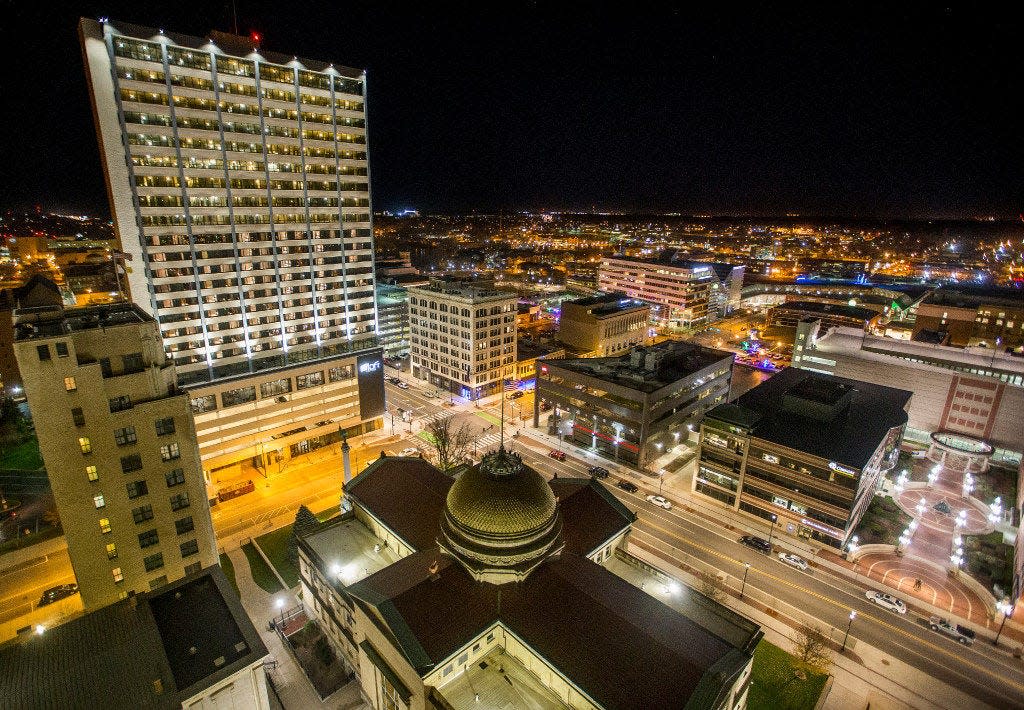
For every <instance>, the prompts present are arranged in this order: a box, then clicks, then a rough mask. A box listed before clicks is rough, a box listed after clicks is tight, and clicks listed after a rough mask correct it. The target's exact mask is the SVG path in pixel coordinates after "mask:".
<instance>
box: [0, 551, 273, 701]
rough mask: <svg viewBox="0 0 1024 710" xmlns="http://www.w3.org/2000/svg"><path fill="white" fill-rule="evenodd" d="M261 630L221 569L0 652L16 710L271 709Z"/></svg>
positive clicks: (3, 686) (5, 687)
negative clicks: (82, 709) (88, 709)
mask: <svg viewBox="0 0 1024 710" xmlns="http://www.w3.org/2000/svg"><path fill="white" fill-rule="evenodd" d="M269 658H270V654H268V653H267V648H266V646H265V645H264V643H263V641H262V639H260V635H259V633H258V632H257V631H256V629H255V627H253V625H252V622H251V621H249V617H248V616H247V615H246V613H245V610H244V609H243V608H242V604H241V602H240V601H239V600H238V595H237V594H236V593H235V590H234V589H233V588H232V587H231V584H230V582H228V580H227V578H226V577H225V576H224V573H223V572H222V571H221V569H220V567H219V566H217V565H214V566H213V567H210V568H209V569H204V570H203V571H201V572H199V573H197V574H193V575H190V576H188V577H185V578H184V579H181V580H179V581H177V582H174V583H171V584H170V585H168V586H167V587H164V588H162V589H160V590H159V591H157V592H140V593H138V594H133V595H132V596H130V597H129V598H127V599H122V600H121V601H119V602H117V603H115V604H111V605H109V606H106V607H104V608H102V609H97V610H96V611H92V612H89V613H88V614H86V615H85V616H81V617H79V618H77V619H73V620H71V621H68V622H67V623H65V624H61V625H60V626H57V627H55V628H52V629H46V631H45V632H44V633H42V634H40V635H34V636H32V637H31V638H28V639H25V640H24V641H22V642H21V643H14V644H6V645H5V647H4V648H3V649H0V697H2V698H3V699H4V705H5V706H6V707H10V708H37V707H54V708H125V709H127V708H140V707H144V708H154V709H155V710H163V709H166V710H177V709H179V708H188V709H191V710H203V709H206V708H247V709H250V710H269V708H270V707H271V706H270V699H269V697H268V696H267V679H266V673H265V671H264V663H265V662H266V661H267V660H268V659H269Z"/></svg>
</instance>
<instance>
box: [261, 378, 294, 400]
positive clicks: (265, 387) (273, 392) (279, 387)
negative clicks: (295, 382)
mask: <svg viewBox="0 0 1024 710" xmlns="http://www.w3.org/2000/svg"><path fill="white" fill-rule="evenodd" d="M291 391H292V379H291V378H290V377H282V378H281V379H280V380H273V381H272V382H264V383H263V384H261V385H260V397H264V398H265V397H276V396H277V395H279V394H288V393H289V392H291Z"/></svg>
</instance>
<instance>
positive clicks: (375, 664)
mask: <svg viewBox="0 0 1024 710" xmlns="http://www.w3.org/2000/svg"><path fill="white" fill-rule="evenodd" d="M345 495H346V498H347V500H349V501H350V502H351V503H352V511H351V512H350V513H347V514H345V515H343V516H340V517H338V518H336V519H334V520H333V521H331V522H329V523H328V524H327V525H326V526H324V527H323V528H321V529H319V530H317V531H316V532H313V533H311V534H309V535H306V536H303V537H301V538H300V541H299V566H300V579H301V584H302V599H303V603H304V604H305V605H306V607H307V610H308V613H309V614H310V615H311V617H313V618H316V619H317V621H318V622H319V623H320V624H321V625H322V626H323V628H324V629H325V630H326V634H325V635H326V636H327V637H328V638H329V639H330V640H331V641H332V643H333V644H334V646H335V648H337V649H338V657H339V658H341V659H342V660H343V661H344V663H345V665H346V668H347V669H351V670H352V671H353V672H354V673H355V674H356V675H357V676H358V677H359V682H360V684H361V689H362V693H363V697H364V699H365V700H366V701H367V702H368V704H369V705H370V707H372V708H375V710H384V709H388V710H391V709H393V708H409V709H410V710H426V709H428V708H466V707H486V708H501V707H519V706H523V705H524V704H525V705H527V706H529V707H538V708H539V707H571V708H588V709H589V708H607V709H608V710H612V709H615V710H618V709H622V710H625V709H627V708H668V707H695V708H696V707H700V708H709V709H717V708H722V709H723V710H724V709H728V710H735V709H736V708H739V709H742V708H745V707H746V698H747V688H748V687H749V685H750V669H751V658H752V653H753V649H754V647H755V646H756V645H757V643H758V642H759V641H760V639H761V637H762V635H763V634H762V631H761V629H760V628H759V627H758V626H757V624H754V623H752V622H750V621H749V620H747V619H744V618H743V617H741V616H739V615H738V614H735V613H733V612H731V611H730V610H728V609H726V608H725V607H723V606H722V605H721V604H718V603H717V602H714V601H713V600H711V599H709V598H707V597H704V596H703V595H701V594H700V593H698V592H697V591H695V590H686V591H683V590H682V589H679V593H678V594H677V595H675V598H674V599H672V600H669V601H668V602H667V603H663V602H662V601H660V600H658V599H655V598H654V597H653V596H651V595H650V594H648V593H647V592H645V591H643V590H642V589H640V584H641V583H643V582H640V581H638V582H634V583H633V584H631V583H630V582H627V581H626V579H625V578H623V576H620V575H619V572H618V571H617V570H620V569H629V570H630V572H631V573H632V578H633V579H636V575H637V574H643V573H642V572H639V571H638V568H639V567H640V565H639V564H637V563H638V560H637V559H636V558H634V557H632V556H631V555H630V554H629V550H628V540H629V535H630V530H631V526H632V522H633V520H634V519H635V516H634V515H633V513H631V512H630V511H629V510H628V509H627V508H626V507H625V506H623V505H622V504H621V503H620V502H619V501H618V500H617V499H616V498H615V496H613V495H612V494H611V493H610V491H608V489H607V488H605V487H604V485H603V484H602V483H600V482H599V481H596V480H592V479H591V480H584V479H565V478H559V479H556V480H553V481H550V482H548V481H547V480H545V478H544V477H542V476H541V475H540V474H538V473H537V472H535V471H533V470H532V469H530V468H528V467H527V466H524V465H523V463H522V461H521V460H520V459H519V457H518V456H516V455H514V454H509V453H508V452H507V451H505V450H504V449H501V450H499V451H497V452H493V453H491V454H488V455H486V456H485V457H484V459H483V461H482V462H481V463H480V464H479V465H478V466H474V467H473V468H471V469H469V470H468V471H467V472H466V473H464V474H462V476H461V477H460V478H459V479H458V480H456V481H453V480H452V479H451V478H450V477H448V476H446V475H444V474H442V473H441V472H440V471H438V470H437V469H435V468H434V467H433V466H431V465H430V464H429V463H427V462H426V461H423V460H422V459H404V458H383V459H380V460H378V461H376V462H374V463H373V464H371V465H370V466H369V467H368V468H367V469H366V470H365V471H363V472H362V473H361V474H360V475H359V476H357V477H356V478H355V479H353V480H352V481H351V482H350V483H348V484H346V486H345ZM646 569H647V570H650V567H649V566H648V567H647V568H646ZM642 579H646V580H647V582H646V583H647V584H649V585H650V587H649V588H652V587H654V586H655V584H657V583H656V582H655V581H654V579H655V577H653V576H651V577H649V578H647V577H644V578H642ZM660 579H661V580H662V581H661V582H660V584H661V585H664V584H666V579H667V578H666V577H661V578H660ZM634 584H635V585H636V586H634ZM670 604H671V606H670Z"/></svg>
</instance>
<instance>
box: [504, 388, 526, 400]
mask: <svg viewBox="0 0 1024 710" xmlns="http://www.w3.org/2000/svg"><path fill="white" fill-rule="evenodd" d="M524 394H526V393H525V392H523V391H521V390H516V391H515V392H513V393H512V394H510V395H509V396H508V398H509V399H519V398H520V397H522V396H523V395H524Z"/></svg>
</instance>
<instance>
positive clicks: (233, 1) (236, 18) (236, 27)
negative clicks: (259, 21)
mask: <svg viewBox="0 0 1024 710" xmlns="http://www.w3.org/2000/svg"><path fill="white" fill-rule="evenodd" d="M231 14H232V15H233V16H234V18H235V34H236V35H237V34H238V8H236V7H235V0H231Z"/></svg>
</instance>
